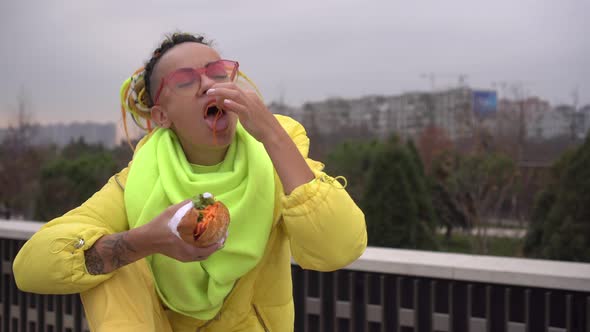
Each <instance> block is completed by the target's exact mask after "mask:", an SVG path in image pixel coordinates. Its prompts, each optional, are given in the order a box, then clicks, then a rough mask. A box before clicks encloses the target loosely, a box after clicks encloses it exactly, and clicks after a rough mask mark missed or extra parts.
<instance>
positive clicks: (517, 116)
mask: <svg viewBox="0 0 590 332" xmlns="http://www.w3.org/2000/svg"><path fill="white" fill-rule="evenodd" d="M482 94H483V95H484V98H486V100H484V103H487V104H485V105H481V103H480V102H479V101H480V100H478V98H479V96H481V95H482ZM270 109H271V111H272V112H274V113H279V114H285V115H289V116H291V117H293V118H295V119H297V120H298V121H300V122H301V123H302V124H303V125H304V126H305V127H306V128H308V130H312V131H314V132H318V133H320V134H327V135H329V134H336V133H337V132H339V131H341V130H342V129H344V128H348V129H357V130H361V131H363V132H368V133H370V136H373V137H376V138H385V137H387V136H389V135H390V134H391V133H394V132H395V133H397V134H398V135H400V136H402V137H404V138H416V137H417V135H419V134H420V133H421V132H422V131H423V130H424V129H425V128H426V127H428V126H436V127H439V128H442V129H444V130H445V131H446V133H447V134H448V136H449V138H450V139H451V140H453V141H455V140H458V139H461V138H469V137H472V136H473V134H474V130H477V129H478V128H486V129H487V130H488V131H489V132H490V133H492V134H494V135H499V136H501V135H505V134H508V133H510V132H515V131H519V130H521V129H520V127H521V125H522V126H523V128H522V134H523V135H524V138H525V139H526V140H527V141H543V140H548V139H552V138H556V137H571V138H576V139H582V138H583V137H585V135H586V133H587V132H588V131H589V130H590V105H585V106H583V107H581V108H578V109H576V108H575V107H574V106H572V105H557V106H552V105H550V104H549V102H547V101H544V100H542V99H541V98H539V97H527V98H523V99H519V100H510V99H497V96H496V93H495V91H485V90H475V89H471V88H467V87H465V88H456V89H449V90H445V91H437V92H413V93H405V94H402V95H396V96H367V97H363V98H359V99H340V98H338V99H328V100H325V101H321V102H313V103H306V104H304V105H303V106H302V107H290V106H288V105H284V104H281V103H273V104H271V105H270Z"/></svg>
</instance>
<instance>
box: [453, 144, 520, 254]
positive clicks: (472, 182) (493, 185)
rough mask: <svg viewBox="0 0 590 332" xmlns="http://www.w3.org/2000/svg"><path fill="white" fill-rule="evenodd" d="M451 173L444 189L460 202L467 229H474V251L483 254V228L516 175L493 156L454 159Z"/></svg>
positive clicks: (509, 163)
mask: <svg viewBox="0 0 590 332" xmlns="http://www.w3.org/2000/svg"><path fill="white" fill-rule="evenodd" d="M453 164H454V165H453V166H452V167H453V169H454V171H453V172H452V173H451V174H450V175H449V176H448V178H447V180H446V181H445V183H444V185H445V187H446V188H447V189H448V190H449V192H450V193H452V195H453V196H454V197H455V198H456V199H457V200H458V201H459V202H460V205H461V207H462V209H463V213H464V215H465V216H466V217H467V221H468V226H470V227H475V228H476V230H477V232H476V237H475V242H474V243H473V244H474V247H475V250H476V252H477V253H480V254H486V253H487V225H488V224H489V222H486V221H489V218H490V217H493V216H496V215H497V214H498V211H499V210H500V208H501V206H502V203H503V202H505V200H506V199H507V197H510V193H511V192H512V191H513V190H514V188H515V185H516V183H517V181H518V178H519V175H518V171H517V168H516V164H515V162H514V161H513V160H512V159H511V158H509V157H507V156H505V155H503V154H501V153H494V152H475V153H473V154H470V155H466V156H460V155H455V158H454V161H453Z"/></svg>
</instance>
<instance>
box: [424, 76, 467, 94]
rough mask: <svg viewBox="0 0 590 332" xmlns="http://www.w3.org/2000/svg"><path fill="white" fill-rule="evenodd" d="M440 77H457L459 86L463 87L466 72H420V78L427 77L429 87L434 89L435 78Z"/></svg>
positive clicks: (465, 83) (465, 82)
mask: <svg viewBox="0 0 590 332" xmlns="http://www.w3.org/2000/svg"><path fill="white" fill-rule="evenodd" d="M441 77H452V78H457V83H458V86H459V87H465V86H466V85H467V78H468V77H469V76H468V75H467V74H436V73H433V72H430V73H423V74H420V78H424V79H428V81H429V82H430V89H431V90H432V91H434V90H435V89H436V80H437V78H441Z"/></svg>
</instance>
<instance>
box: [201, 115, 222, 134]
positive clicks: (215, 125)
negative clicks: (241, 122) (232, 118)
mask: <svg viewBox="0 0 590 332" xmlns="http://www.w3.org/2000/svg"><path fill="white" fill-rule="evenodd" d="M215 117H216V116H215V114H212V115H207V117H206V118H205V122H207V125H208V126H209V128H211V130H215V131H221V130H224V129H225V128H227V117H226V116H225V114H224V115H222V116H220V117H219V118H218V119H217V122H215Z"/></svg>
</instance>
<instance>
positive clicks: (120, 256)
mask: <svg viewBox="0 0 590 332" xmlns="http://www.w3.org/2000/svg"><path fill="white" fill-rule="evenodd" d="M135 252H137V250H135V248H133V246H132V245H131V244H130V243H129V241H128V240H127V232H124V233H119V234H113V235H112V236H110V237H108V238H105V239H104V240H102V241H100V242H98V243H96V244H95V245H94V246H92V247H91V248H90V249H88V250H86V251H85V252H84V256H85V258H86V268H87V269H88V272H89V273H90V274H103V273H105V262H106V263H107V264H108V265H110V266H111V269H110V270H111V271H114V270H116V269H118V268H120V267H122V266H125V265H127V264H129V263H131V262H133V261H134V260H133V259H132V258H131V257H129V256H130V254H131V253H135ZM105 260H108V261H105Z"/></svg>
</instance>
